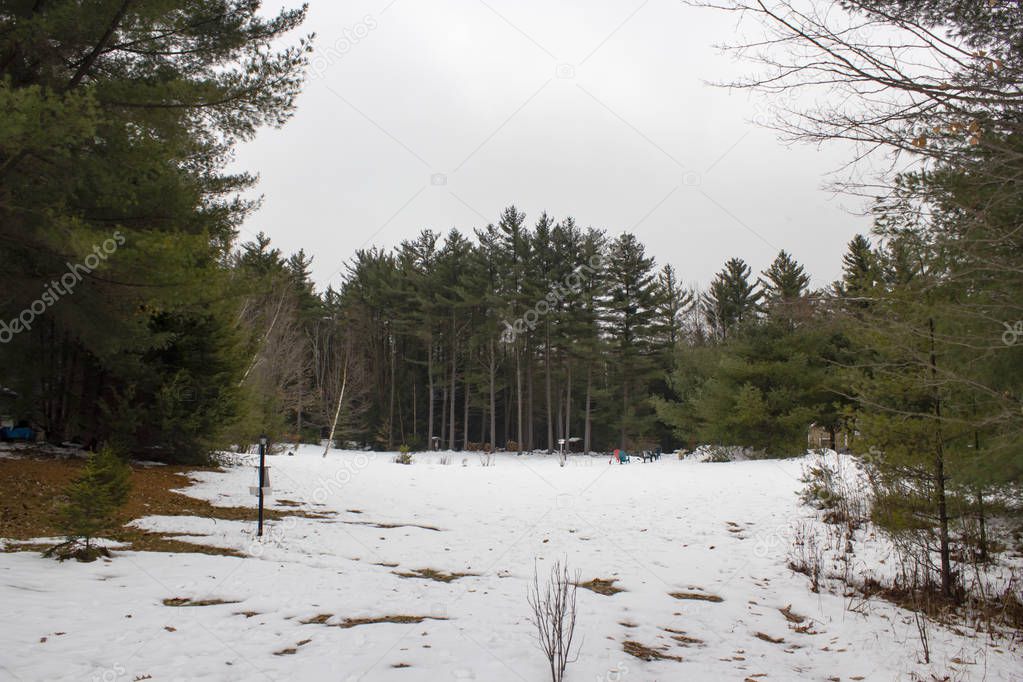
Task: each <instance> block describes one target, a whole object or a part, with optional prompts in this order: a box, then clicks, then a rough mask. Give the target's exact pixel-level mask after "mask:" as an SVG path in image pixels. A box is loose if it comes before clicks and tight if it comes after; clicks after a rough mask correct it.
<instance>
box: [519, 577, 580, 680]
mask: <svg viewBox="0 0 1023 682" xmlns="http://www.w3.org/2000/svg"><path fill="white" fill-rule="evenodd" d="M578 582H579V576H578V575H576V578H575V580H573V579H572V577H571V576H570V575H569V573H568V565H567V563H566V564H563V563H562V562H561V561H555V562H554V565H553V566H551V572H550V576H549V578H548V581H547V584H546V585H544V586H542V587H541V585H540V575H539V572H538V571H537V569H536V568H535V567H534V569H533V585H532V586H531V587H530V590H529V594H528V596H527V600H528V602H529V606H530V609H531V610H532V612H533V614H532V616H531V618H530V621H531V622H532V623H533V625H535V626H536V631H537V638H538V640H539V642H540V648H541V649H542V650H543V652H544V655H545V656H547V662H548V663H549V664H550V670H551V680H552V682H561V681H562V680H563V679H564V677H565V668H566V667H568V664H569V663H572V662H574V661H575V659H574V658H572V659H570V658H569V657H570V656H571V650H572V638H573V636H574V635H575V622H576V607H575V596H576V591H577V590H578V585H577V584H578Z"/></svg>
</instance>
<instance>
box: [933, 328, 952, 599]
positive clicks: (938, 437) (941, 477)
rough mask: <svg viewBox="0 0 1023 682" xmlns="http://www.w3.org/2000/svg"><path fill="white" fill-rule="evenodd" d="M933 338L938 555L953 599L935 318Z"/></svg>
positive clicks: (944, 582) (943, 581)
mask: <svg viewBox="0 0 1023 682" xmlns="http://www.w3.org/2000/svg"><path fill="white" fill-rule="evenodd" d="M927 325H928V329H929V331H930V337H931V353H930V361H931V381H932V382H933V383H934V389H933V390H934V397H933V400H934V416H935V443H934V495H935V502H936V503H937V506H938V545H939V547H938V553H939V556H940V557H941V594H942V595H944V596H945V598H950V597H952V557H951V550H950V548H949V546H950V542H949V531H948V498H947V495H946V491H945V446H944V443H943V441H942V429H941V394H940V392H939V390H938V356H937V353H936V352H935V350H934V318H933V317H932V318H929V319H928V320H927Z"/></svg>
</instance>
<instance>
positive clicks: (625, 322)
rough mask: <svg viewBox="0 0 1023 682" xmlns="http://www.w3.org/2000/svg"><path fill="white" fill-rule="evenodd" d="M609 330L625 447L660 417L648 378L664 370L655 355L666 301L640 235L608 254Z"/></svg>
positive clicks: (614, 246) (613, 245) (647, 433)
mask: <svg viewBox="0 0 1023 682" xmlns="http://www.w3.org/2000/svg"><path fill="white" fill-rule="evenodd" d="M606 286H607V289H608V290H607V294H606V300H605V316H604V324H605V331H606V333H607V334H608V335H609V337H610V344H609V345H610V351H611V353H612V355H613V357H614V358H615V361H616V364H617V367H616V370H615V379H616V383H617V390H618V394H619V405H620V406H621V411H620V413H618V414H617V415H615V417H613V418H612V423H615V424H617V426H618V442H619V447H622V448H627V447H632V446H633V445H635V444H637V443H639V442H640V439H645V438H649V437H650V436H651V434H652V431H653V428H654V426H653V421H654V415H653V413H652V410H651V409H650V406H649V403H648V402H647V400H646V399H647V397H648V395H647V388H648V382H649V381H650V380H651V378H652V377H653V376H655V375H659V374H660V370H659V367H658V363H657V358H656V357H655V355H654V348H655V341H656V322H657V311H658V307H659V306H660V305H661V303H662V301H661V299H660V291H659V289H658V287H657V271H656V270H655V265H654V259H653V258H652V257H648V256H647V255H646V252H645V249H644V247H643V245H642V244H641V243H640V242H639V240H637V239H636V237H635V235H633V234H630V233H624V234H622V235H621V236H620V237H618V239H616V240H614V241H613V242H612V243H611V245H610V247H609V249H608V255H607V267H606Z"/></svg>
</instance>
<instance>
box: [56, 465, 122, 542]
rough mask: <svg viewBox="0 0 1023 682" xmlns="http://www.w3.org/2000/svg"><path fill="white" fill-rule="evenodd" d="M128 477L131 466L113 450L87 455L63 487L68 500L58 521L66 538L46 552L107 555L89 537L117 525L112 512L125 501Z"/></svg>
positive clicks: (62, 506) (62, 507)
mask: <svg viewBox="0 0 1023 682" xmlns="http://www.w3.org/2000/svg"><path fill="white" fill-rule="evenodd" d="M130 477H131V468H130V467H129V466H128V465H127V464H125V462H124V460H122V459H121V457H120V456H119V455H118V454H117V453H116V452H115V451H114V450H112V449H110V448H103V449H101V450H100V451H99V452H97V453H95V454H93V455H92V456H90V457H89V459H88V460H87V461H86V463H85V466H84V467H83V469H82V473H81V474H80V475H79V476H78V477H77V478H75V480H74V481H72V482H71V484H70V485H69V486H68V487H67V488H66V489H65V490H64V495H65V496H66V497H67V502H65V503H64V504H62V505H61V506H60V507H59V508H58V511H57V525H58V527H59V528H61V530H63V531H64V532H65V533H66V534H67V540H66V542H64V543H62V544H60V545H57V546H56V547H53V548H52V549H50V550H48V551H47V555H48V556H52V555H55V556H57V557H58V558H59V559H61V560H63V559H69V558H72V557H74V558H76V559H78V560H79V561H92V560H94V559H95V558H96V557H97V556H99V555H101V554H102V555H106V551H105V550H103V548H97V547H95V546H93V545H92V541H93V540H94V539H95V538H96V537H97V536H98V535H100V534H101V533H103V532H105V531H109V530H111V529H112V528H114V527H115V526H116V521H115V514H116V513H117V510H118V509H120V508H121V507H122V506H124V504H125V502H127V501H128V493H129V492H130V490H131V479H130ZM81 543H84V544H81Z"/></svg>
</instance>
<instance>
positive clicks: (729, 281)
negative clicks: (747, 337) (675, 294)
mask: <svg viewBox="0 0 1023 682" xmlns="http://www.w3.org/2000/svg"><path fill="white" fill-rule="evenodd" d="M762 297H763V292H762V291H761V290H760V289H759V288H758V287H757V284H756V282H751V281H750V267H749V266H748V265H746V263H745V261H743V260H742V259H741V258H732V259H731V260H729V261H728V262H727V263H725V267H724V268H723V269H722V270H721V271H720V272H719V273H718V274H717V276H715V278H714V281H712V282H711V283H710V287H709V288H708V290H707V292H706V293H705V294H704V295H703V300H702V301H701V303H702V306H703V311H704V315H705V317H706V319H707V323H708V324H709V325H710V327H711V329H713V330H714V333H715V334H716V335H717V337H718V338H719V339H725V338H727V337H728V336H729V335H730V334H731V333H732V332H733V331H734V330H735V329H736V328H737V327H739V326H741V325H742V324H743V323H745V322H751V321H753V320H755V319H756V316H757V314H758V313H759V311H760V299H761V298H762Z"/></svg>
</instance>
